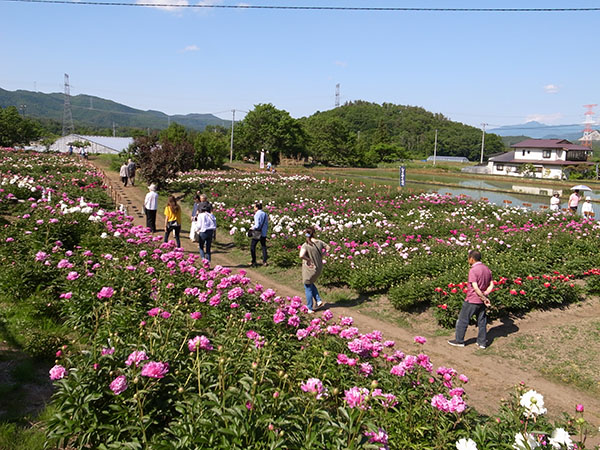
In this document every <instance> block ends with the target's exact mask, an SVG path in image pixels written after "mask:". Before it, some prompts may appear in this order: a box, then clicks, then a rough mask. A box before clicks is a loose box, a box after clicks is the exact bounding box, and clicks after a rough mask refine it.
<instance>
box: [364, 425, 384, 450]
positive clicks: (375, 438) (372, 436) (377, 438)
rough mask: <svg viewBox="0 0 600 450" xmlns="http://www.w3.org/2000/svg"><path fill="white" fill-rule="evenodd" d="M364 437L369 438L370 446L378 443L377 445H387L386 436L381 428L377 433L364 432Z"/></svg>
mask: <svg viewBox="0 0 600 450" xmlns="http://www.w3.org/2000/svg"><path fill="white" fill-rule="evenodd" d="M365 436H367V437H368V438H369V442H370V443H372V444H373V443H378V444H383V445H387V443H388V435H387V433H386V432H385V430H384V429H383V428H380V429H379V431H378V432H377V433H375V432H374V431H366V432H365ZM382 448H387V447H382Z"/></svg>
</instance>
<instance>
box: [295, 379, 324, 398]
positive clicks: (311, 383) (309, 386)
mask: <svg viewBox="0 0 600 450" xmlns="http://www.w3.org/2000/svg"><path fill="white" fill-rule="evenodd" d="M300 389H302V390H303V391H304V392H312V393H314V394H316V399H317V400H320V399H321V398H324V397H327V388H325V387H324V386H323V383H322V382H321V380H319V379H318V378H309V379H308V380H306V381H305V382H304V383H302V384H301V385H300Z"/></svg>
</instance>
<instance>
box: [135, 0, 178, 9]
mask: <svg viewBox="0 0 600 450" xmlns="http://www.w3.org/2000/svg"><path fill="white" fill-rule="evenodd" d="M136 3H146V4H151V5H161V6H157V8H158V9H162V10H165V11H177V10H178V8H177V6H187V5H189V2H188V1H187V0H136ZM163 5H168V6H163Z"/></svg>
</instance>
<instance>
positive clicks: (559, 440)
mask: <svg viewBox="0 0 600 450" xmlns="http://www.w3.org/2000/svg"><path fill="white" fill-rule="evenodd" d="M550 445H551V446H552V448H562V446H563V445H564V446H565V447H567V448H568V449H569V450H571V449H572V448H573V447H574V446H573V441H572V440H571V437H570V436H569V433H567V432H566V431H565V430H564V428H557V429H556V430H554V431H553V432H552V437H551V438H550Z"/></svg>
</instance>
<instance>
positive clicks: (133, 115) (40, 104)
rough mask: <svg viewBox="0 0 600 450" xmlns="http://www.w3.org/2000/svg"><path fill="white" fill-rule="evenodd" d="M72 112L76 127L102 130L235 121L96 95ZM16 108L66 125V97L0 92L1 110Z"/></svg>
mask: <svg viewBox="0 0 600 450" xmlns="http://www.w3.org/2000/svg"><path fill="white" fill-rule="evenodd" d="M70 103H71V112H72V116H73V122H75V124H76V125H77V124H84V125H92V126H96V127H101V128H111V127H112V126H113V124H114V125H116V126H117V127H134V128H151V129H163V128H167V127H168V126H169V123H170V122H177V123H178V124H180V125H183V126H185V127H187V128H192V129H194V130H200V131H201V130H204V129H205V128H206V127H207V126H208V125H222V126H225V127H229V126H231V121H228V120H223V119H220V118H219V117H217V116H214V115H212V114H186V115H173V116H169V115H167V114H165V113H163V112H160V111H152V110H150V111H142V110H140V109H135V108H131V107H129V106H126V105H122V104H120V103H117V102H114V101H112V100H106V99H103V98H100V97H95V96H92V95H85V94H80V95H75V96H72V97H70ZM7 106H15V107H16V108H17V109H19V111H20V112H21V113H22V114H25V115H26V116H28V117H35V118H40V119H42V118H45V119H52V120H56V121H58V122H61V123H62V120H63V111H64V94H62V93H59V92H56V93H51V94H45V93H42V92H32V91H25V90H17V91H7V90H4V89H2V88H0V107H2V108H6V107H7Z"/></svg>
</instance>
